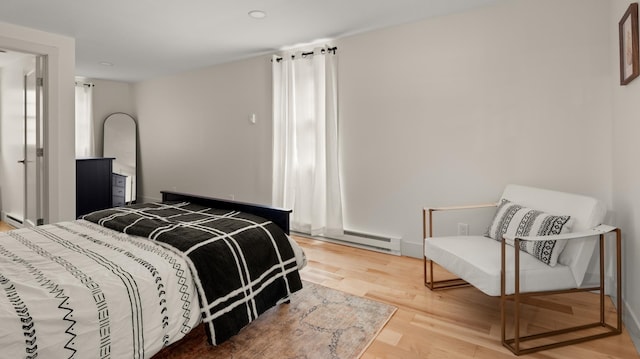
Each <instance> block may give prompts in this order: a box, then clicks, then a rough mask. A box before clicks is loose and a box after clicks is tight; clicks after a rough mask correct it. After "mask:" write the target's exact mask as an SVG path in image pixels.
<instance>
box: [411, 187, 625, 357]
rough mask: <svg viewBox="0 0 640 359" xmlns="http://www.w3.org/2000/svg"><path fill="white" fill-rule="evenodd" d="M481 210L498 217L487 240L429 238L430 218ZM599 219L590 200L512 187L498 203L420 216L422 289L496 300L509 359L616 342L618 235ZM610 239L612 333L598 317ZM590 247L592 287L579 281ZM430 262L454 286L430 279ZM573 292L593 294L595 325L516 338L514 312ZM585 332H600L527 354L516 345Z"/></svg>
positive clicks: (598, 208) (600, 212)
mask: <svg viewBox="0 0 640 359" xmlns="http://www.w3.org/2000/svg"><path fill="white" fill-rule="evenodd" d="M486 207H496V209H497V213H496V217H495V218H494V221H493V222H492V223H491V224H490V225H489V226H488V228H489V230H488V232H489V233H488V234H487V236H480V235H478V236H448V237H433V219H434V218H433V217H434V213H436V212H440V211H468V210H474V209H479V208H486ZM605 214H606V209H605V207H604V205H603V204H602V203H601V202H600V201H598V200H596V199H594V198H591V197H586V196H581V195H576V194H571V193H565V192H557V191H550V190H545V189H539V188H533V187H526V186H519V185H508V186H507V187H506V188H505V191H504V192H503V194H502V197H501V199H500V201H498V202H497V203H492V204H483V205H473V206H458V207H437V208H424V209H423V234H424V281H425V285H426V286H427V287H428V288H429V289H431V290H436V289H443V288H452V287H458V286H466V285H472V286H474V287H476V288H477V289H479V290H481V291H482V292H484V293H485V294H487V295H490V296H500V297H501V316H502V320H501V332H502V333H501V337H502V343H503V345H504V346H506V347H507V348H509V349H510V350H511V351H512V352H513V353H514V354H516V355H520V354H526V353H531V352H535V351H539V350H543V349H549V348H555V347H559V346H564V345H568V344H574V343H578V342H583V341H586V340H592V339H597V338H602V337H605V336H610V335H616V334H620V333H621V331H622V330H621V329H622V316H621V308H622V302H621V300H622V299H621V298H622V296H621V236H620V230H619V229H618V228H615V227H611V226H607V225H602V224H601V223H602V221H603V220H604V217H605ZM609 233H612V234H615V236H613V235H608V234H609ZM490 237H493V238H490ZM614 237H615V239H616V290H617V296H616V298H617V313H616V315H617V322H616V324H615V327H614V326H612V325H610V324H608V323H606V321H605V316H604V310H605V309H604V308H605V306H604V300H605V292H604V286H605V276H604V272H605V270H604V264H605V246H604V240H605V239H606V238H614ZM597 243H599V246H600V251H599V253H600V256H599V257H600V258H599V265H597V266H596V267H597V268H595V272H599V275H598V276H599V280H598V281H597V282H598V283H596V284H594V283H591V282H590V281H589V280H588V279H589V278H588V276H587V275H586V274H587V272H588V270H589V264H590V261H591V257H592V256H593V254H594V252H595V248H596V244H597ZM519 249H520V250H519ZM434 262H435V263H437V264H438V265H440V266H441V267H443V268H444V269H446V270H447V271H449V272H450V273H452V274H454V275H456V276H457V277H458V279H448V280H436V279H434V270H433V263H434ZM578 291H580V292H583V291H599V292H600V308H599V310H600V320H599V321H598V322H595V323H589V324H586V325H580V326H575V327H571V328H565V329H560V330H553V331H549V332H545V333H540V334H535V335H527V336H521V335H520V308H519V306H520V305H521V304H522V303H523V302H524V301H527V298H529V297H532V296H541V295H549V294H559V293H571V292H578ZM508 300H509V301H513V303H514V305H515V309H514V312H513V313H514V314H513V328H514V335H513V337H512V338H507V336H506V326H507V318H506V306H507V301H508ZM591 328H600V329H602V330H599V331H598V333H596V334H593V333H591V332H589V333H588V334H587V335H585V336H582V337H580V338H573V339H569V340H560V341H556V342H553V343H551V344H548V343H547V344H543V345H537V346H528V347H527V346H526V345H523V344H522V343H524V342H526V341H529V340H534V339H540V338H546V337H554V336H558V335H560V334H566V333H569V332H573V331H583V330H586V329H591Z"/></svg>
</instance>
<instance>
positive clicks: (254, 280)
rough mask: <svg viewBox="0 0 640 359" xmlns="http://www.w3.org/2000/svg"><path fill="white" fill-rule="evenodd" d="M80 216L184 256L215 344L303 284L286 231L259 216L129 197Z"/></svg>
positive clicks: (209, 333) (283, 300) (209, 335)
mask: <svg viewBox="0 0 640 359" xmlns="http://www.w3.org/2000/svg"><path fill="white" fill-rule="evenodd" d="M83 219H85V220H88V221H91V222H94V223H97V224H100V225H102V226H105V227H107V228H111V229H114V230H117V231H120V232H124V233H128V234H133V235H137V236H142V237H147V238H149V239H151V240H154V241H156V242H158V243H160V244H161V245H163V246H164V247H165V248H168V249H170V250H173V251H174V252H177V253H180V254H181V255H182V256H183V257H186V258H185V259H187V262H188V263H189V265H190V267H191V270H192V272H193V273H194V277H195V278H196V279H195V281H196V286H197V288H198V293H199V295H200V302H201V308H202V317H203V321H204V322H205V323H206V327H207V334H208V337H209V341H210V343H211V344H213V345H217V344H220V343H222V342H223V341H225V340H226V339H228V338H229V337H231V336H233V335H235V334H236V333H238V332H239V331H240V329H242V328H243V327H244V326H246V325H247V324H249V323H250V322H252V321H253V320H255V319H256V318H257V317H258V316H259V315H260V314H262V313H263V312H265V311H266V310H267V309H269V308H271V307H273V306H274V305H276V304H279V303H282V302H286V301H288V300H289V296H290V295H291V293H293V292H295V291H298V290H300V289H301V288H302V282H301V281H300V275H299V273H298V270H297V267H296V261H295V256H294V253H293V250H292V248H291V245H290V244H289V241H288V239H287V237H286V235H285V234H284V232H283V231H282V230H281V229H280V228H279V227H278V226H277V225H275V224H274V223H272V222H270V221H268V220H266V219H264V218H261V217H257V216H254V215H251V214H248V213H244V212H238V211H228V210H218V209H212V208H207V207H202V206H200V205H196V204H192V203H186V202H181V203H144V204H134V205H131V206H127V207H118V208H112V209H106V210H102V211H97V212H93V213H90V214H88V215H86V216H84V217H83Z"/></svg>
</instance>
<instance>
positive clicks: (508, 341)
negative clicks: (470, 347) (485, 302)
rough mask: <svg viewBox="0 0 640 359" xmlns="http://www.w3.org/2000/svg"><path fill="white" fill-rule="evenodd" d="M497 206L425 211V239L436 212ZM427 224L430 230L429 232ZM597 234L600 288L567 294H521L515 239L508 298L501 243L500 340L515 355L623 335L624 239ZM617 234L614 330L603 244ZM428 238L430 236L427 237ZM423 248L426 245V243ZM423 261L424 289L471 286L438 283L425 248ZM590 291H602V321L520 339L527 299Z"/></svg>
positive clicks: (613, 230) (516, 240)
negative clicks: (510, 308) (510, 310)
mask: <svg viewBox="0 0 640 359" xmlns="http://www.w3.org/2000/svg"><path fill="white" fill-rule="evenodd" d="M495 206H496V204H485V205H477V206H462V207H440V208H425V209H423V212H422V219H423V220H422V224H423V238H430V237H432V236H433V212H436V211H445V210H461V209H474V208H486V207H495ZM427 224H428V230H427ZM598 228H599V230H596V231H594V235H599V244H600V285H599V286H597V287H589V288H574V289H567V290H554V291H540V292H526V293H521V292H520V250H518V249H517V248H519V247H520V246H519V243H520V240H521V239H520V238H514V246H513V249H514V253H515V283H514V293H513V294H509V295H507V294H506V293H505V288H506V285H505V281H506V279H505V273H506V269H505V266H506V250H507V248H506V240H505V239H504V238H503V239H502V245H501V247H502V253H501V274H500V287H501V293H500V317H501V320H500V327H501V330H500V331H501V340H502V345H503V346H505V347H506V348H508V349H509V350H510V351H511V352H513V353H514V354H515V355H522V354H529V353H534V352H538V351H541V350H546V349H551V348H558V347H562V346H566V345H572V344H577V343H582V342H585V341H589V340H594V339H599V338H605V337H609V336H613V335H618V334H620V333H622V261H621V258H622V237H621V231H620V229H619V228H615V227H609V226H601V227H597V228H596V229H598ZM609 233H615V238H616V299H617V303H616V326H615V327H614V326H612V325H610V324H608V323H607V322H606V321H605V275H604V263H605V245H604V240H605V238H606V237H607V234H609ZM427 234H428V236H427ZM423 246H424V243H423ZM423 257H424V285H425V286H426V287H428V288H429V289H430V290H432V291H433V290H441V289H449V288H459V287H464V286H470V284H469V283H467V282H466V281H464V280H463V279H460V278H457V279H445V280H436V279H435V276H434V271H433V261H431V260H429V259H427V257H426V255H425V253H424V248H423ZM591 291H599V294H600V295H599V297H600V303H599V308H600V320H599V321H597V322H593V323H589V324H584V325H578V326H573V327H569V328H563V329H559V330H551V331H547V332H542V333H538V334H532V335H526V336H521V335H520V305H521V304H526V302H527V299H528V298H530V297H535V296H544V295H555V294H566V293H577V292H591ZM507 300H510V301H513V303H514V315H513V325H514V336H513V338H507V336H506V326H507V314H506V306H507ZM598 327H600V328H603V329H605V331H604V332H601V333H597V334H591V335H585V336H581V337H578V338H573V339H567V340H561V341H557V342H554V343H551V344H544V345H538V346H532V347H527V348H523V347H521V343H523V342H526V341H530V340H536V339H542V338H550V337H555V336H558V335H562V334H567V333H572V332H580V331H584V330H587V329H592V328H598Z"/></svg>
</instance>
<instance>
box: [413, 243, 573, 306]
mask: <svg viewBox="0 0 640 359" xmlns="http://www.w3.org/2000/svg"><path fill="white" fill-rule="evenodd" d="M506 249H507V256H506V266H507V276H506V293H507V294H513V293H514V269H513V268H514V248H513V247H511V246H508V247H507V248H506ZM424 255H425V257H427V259H431V260H433V261H434V262H436V263H438V264H439V265H440V266H442V267H444V268H445V269H446V270H447V271H449V272H451V273H453V274H455V275H456V276H458V277H460V278H464V279H465V280H466V281H467V282H469V283H470V284H471V285H473V286H474V287H476V288H478V289H480V290H481V291H482V292H484V293H485V294H487V295H491V296H499V295H500V262H501V242H498V241H495V240H493V239H491V238H488V237H484V236H454V237H435V238H427V239H425V245H424ZM576 287H577V284H576V280H575V278H574V276H573V274H572V272H571V269H570V268H569V267H568V266H566V265H563V264H560V263H558V264H557V265H556V266H554V267H551V266H548V265H546V264H544V263H542V262H541V261H539V260H538V259H536V258H535V257H533V256H532V255H530V254H527V253H525V252H520V292H536V291H542V290H545V291H548V290H561V289H570V288H576Z"/></svg>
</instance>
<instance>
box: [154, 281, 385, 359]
mask: <svg viewBox="0 0 640 359" xmlns="http://www.w3.org/2000/svg"><path fill="white" fill-rule="evenodd" d="M303 285H304V288H303V289H302V290H300V291H299V292H297V293H295V294H294V295H293V296H292V298H291V303H289V304H283V305H280V306H277V307H275V308H272V309H270V310H269V311H267V312H265V313H264V314H263V315H262V316H261V317H260V318H258V319H257V320H256V321H255V322H253V323H251V324H249V325H248V326H247V327H246V328H244V329H243V330H242V331H241V332H240V333H239V334H238V335H236V336H235V337H233V338H231V339H230V340H228V341H226V342H224V343H222V344H221V345H219V346H216V347H211V346H208V345H207V343H206V335H205V333H204V328H203V327H202V325H200V326H199V327H197V328H195V329H194V330H192V331H191V333H189V334H188V335H187V336H186V337H185V338H184V339H182V340H181V341H180V342H178V343H175V344H173V345H172V346H170V347H168V348H165V349H164V350H163V351H161V352H160V353H158V354H157V355H156V356H154V357H153V358H154V359H160V358H173V359H183V358H225V359H226V358H242V359H252V358H255V359H258V358H260V359H268V358H274V359H275V358H278V359H294V358H295V359H314V358H322V359H327V358H333V359H352V358H358V357H359V356H360V355H361V354H362V353H363V352H364V350H365V349H366V348H367V347H368V346H369V344H370V343H371V342H372V341H373V339H374V338H375V337H376V335H377V334H378V332H379V331H380V330H381V329H382V328H383V327H384V325H385V324H386V323H387V321H388V320H389V319H390V318H391V316H392V315H393V313H394V312H395V311H396V309H397V308H395V307H393V306H391V305H387V304H384V303H380V302H376V301H373V300H370V299H366V298H361V297H356V296H353V295H350V294H347V293H344V292H340V291H337V290H334V289H330V288H327V287H324V286H321V285H317V284H314V283H311V282H307V281H303Z"/></svg>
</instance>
